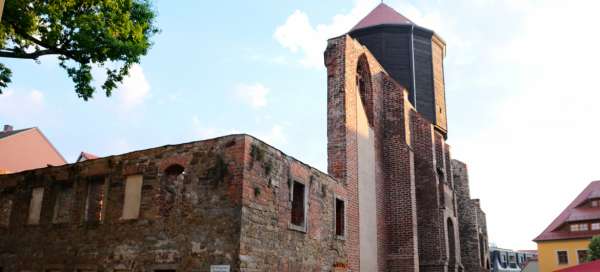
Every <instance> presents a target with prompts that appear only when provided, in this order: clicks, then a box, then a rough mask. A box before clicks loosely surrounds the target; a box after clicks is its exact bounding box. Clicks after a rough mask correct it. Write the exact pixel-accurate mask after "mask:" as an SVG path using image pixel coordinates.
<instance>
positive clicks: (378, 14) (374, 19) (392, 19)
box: [350, 3, 415, 31]
mask: <svg viewBox="0 0 600 272" xmlns="http://www.w3.org/2000/svg"><path fill="white" fill-rule="evenodd" d="M414 24H415V23H413V22H412V21H411V20H409V19H408V18H406V17H404V15H402V14H400V13H399V12H397V11H396V10H394V9H393V8H391V7H390V6H388V5H386V4H384V3H381V4H379V6H377V7H376V8H375V9H374V10H373V11H371V13H369V15H367V16H366V17H365V18H363V19H362V20H361V21H360V22H359V23H358V24H357V25H356V26H354V27H353V28H352V30H350V31H354V30H357V29H363V28H368V27H372V26H377V25H414Z"/></svg>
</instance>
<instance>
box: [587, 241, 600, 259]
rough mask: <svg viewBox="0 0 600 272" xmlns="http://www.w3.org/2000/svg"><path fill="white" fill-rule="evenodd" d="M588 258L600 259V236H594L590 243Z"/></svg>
mask: <svg viewBox="0 0 600 272" xmlns="http://www.w3.org/2000/svg"><path fill="white" fill-rule="evenodd" d="M588 260H589V261H596V260H600V236H594V238H592V241H591V242H590V245H589V250H588Z"/></svg>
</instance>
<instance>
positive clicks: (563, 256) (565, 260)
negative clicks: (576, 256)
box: [556, 251, 569, 264]
mask: <svg viewBox="0 0 600 272" xmlns="http://www.w3.org/2000/svg"><path fill="white" fill-rule="evenodd" d="M556 254H557V256H558V264H569V255H568V254H567V252H566V251H558V252H557V253H556Z"/></svg>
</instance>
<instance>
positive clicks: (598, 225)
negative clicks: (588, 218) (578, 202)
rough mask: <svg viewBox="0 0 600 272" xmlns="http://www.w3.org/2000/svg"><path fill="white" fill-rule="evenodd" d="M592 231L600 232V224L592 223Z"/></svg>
mask: <svg viewBox="0 0 600 272" xmlns="http://www.w3.org/2000/svg"><path fill="white" fill-rule="evenodd" d="M592 230H600V223H592Z"/></svg>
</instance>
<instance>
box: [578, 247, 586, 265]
mask: <svg viewBox="0 0 600 272" xmlns="http://www.w3.org/2000/svg"><path fill="white" fill-rule="evenodd" d="M587 258H588V252H587V250H577V261H578V263H580V264H582V263H585V262H587Z"/></svg>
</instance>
